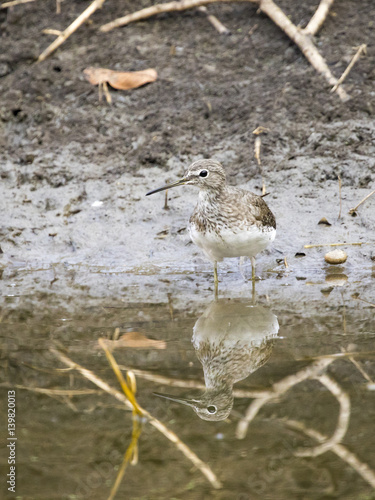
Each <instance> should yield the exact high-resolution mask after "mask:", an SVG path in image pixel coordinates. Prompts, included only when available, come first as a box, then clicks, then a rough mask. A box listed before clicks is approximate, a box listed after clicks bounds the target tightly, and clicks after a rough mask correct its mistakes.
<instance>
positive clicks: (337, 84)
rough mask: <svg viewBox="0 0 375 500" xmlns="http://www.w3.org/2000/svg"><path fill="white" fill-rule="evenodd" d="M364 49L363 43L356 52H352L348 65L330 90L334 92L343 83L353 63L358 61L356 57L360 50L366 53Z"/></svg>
mask: <svg viewBox="0 0 375 500" xmlns="http://www.w3.org/2000/svg"><path fill="white" fill-rule="evenodd" d="M366 49H367V45H366V44H365V43H364V44H362V45H360V46H359V47H358V50H357V52H356V53H355V54H354V56H353V58H352V60H351V61H350V63H349V65H348V67H347V68H346V70H345V71H344V73H343V74H342V75H341V76H340V78H339V79H338V81H337V83H336V85H334V86H333V87H332V89H331V92H335V91H336V90H337V88H338V87H339V85H341V84H342V83H343V81H344V80H345V79H346V77H347V76H348V75H349V73H350V71H351V69H352V67H353V66H354V65H355V63H356V62H357V61H358V59H359V58H360V56H361V54H362V52H363V53H364V54H366Z"/></svg>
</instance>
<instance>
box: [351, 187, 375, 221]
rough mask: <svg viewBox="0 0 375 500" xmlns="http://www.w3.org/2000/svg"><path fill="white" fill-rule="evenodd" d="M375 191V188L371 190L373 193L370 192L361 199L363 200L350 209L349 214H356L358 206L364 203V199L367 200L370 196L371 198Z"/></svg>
mask: <svg viewBox="0 0 375 500" xmlns="http://www.w3.org/2000/svg"><path fill="white" fill-rule="evenodd" d="M374 193H375V189H374V191H371V193H370V194H368V195H367V196H365V197H364V198H363V200H361V201H360V202H359V203H358V205H356V206H355V207H354V208H351V209H350V210H349V215H353V214H355V213H356V211H357V208H358V207H359V206H360V205H362V203H363V202H364V201H366V200H367V199H368V198H370V196H372V195H373V194H374Z"/></svg>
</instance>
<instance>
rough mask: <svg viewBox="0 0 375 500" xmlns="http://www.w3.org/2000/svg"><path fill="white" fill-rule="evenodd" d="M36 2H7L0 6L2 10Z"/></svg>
mask: <svg viewBox="0 0 375 500" xmlns="http://www.w3.org/2000/svg"><path fill="white" fill-rule="evenodd" d="M29 2H35V0H12V1H11V2H5V3H3V4H2V5H1V6H0V9H6V8H7V7H13V6H14V5H21V4H23V3H29Z"/></svg>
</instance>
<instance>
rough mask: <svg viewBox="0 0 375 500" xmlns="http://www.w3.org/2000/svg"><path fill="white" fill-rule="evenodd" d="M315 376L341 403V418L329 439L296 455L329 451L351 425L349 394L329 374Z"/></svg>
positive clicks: (311, 455)
mask: <svg viewBox="0 0 375 500" xmlns="http://www.w3.org/2000/svg"><path fill="white" fill-rule="evenodd" d="M315 378H316V379H317V380H319V382H320V383H321V384H323V385H325V386H326V387H327V389H328V390H329V391H331V392H332V394H333V395H334V396H335V398H336V399H337V401H338V403H339V405H340V413H339V418H338V421H337V426H336V429H335V432H334V433H333V434H332V436H331V437H330V438H329V439H327V440H326V441H325V442H323V443H322V444H320V445H319V446H316V447H315V448H311V449H308V450H300V451H297V452H296V456H298V457H317V456H319V455H322V454H323V453H326V452H327V451H329V450H330V449H332V448H333V446H334V445H336V444H338V443H340V442H341V441H342V440H343V438H344V436H345V434H346V432H347V430H348V427H349V419H350V399H349V396H348V394H347V393H346V392H344V391H343V390H342V388H341V387H340V386H339V384H338V383H337V382H336V381H335V380H334V379H333V378H331V377H330V376H329V375H327V374H323V375H318V376H317V377H315Z"/></svg>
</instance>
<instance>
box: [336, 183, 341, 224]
mask: <svg viewBox="0 0 375 500" xmlns="http://www.w3.org/2000/svg"><path fill="white" fill-rule="evenodd" d="M337 177H338V179H339V198H340V211H339V217H338V218H339V219H341V210H342V197H341V187H342V181H341V175H340V174H338V176H337Z"/></svg>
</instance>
